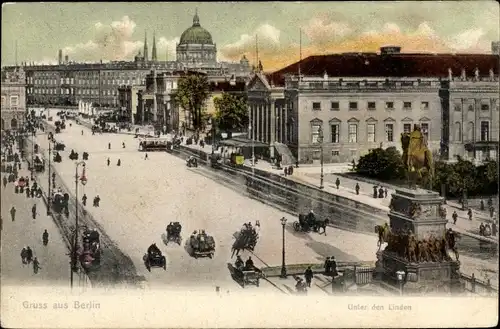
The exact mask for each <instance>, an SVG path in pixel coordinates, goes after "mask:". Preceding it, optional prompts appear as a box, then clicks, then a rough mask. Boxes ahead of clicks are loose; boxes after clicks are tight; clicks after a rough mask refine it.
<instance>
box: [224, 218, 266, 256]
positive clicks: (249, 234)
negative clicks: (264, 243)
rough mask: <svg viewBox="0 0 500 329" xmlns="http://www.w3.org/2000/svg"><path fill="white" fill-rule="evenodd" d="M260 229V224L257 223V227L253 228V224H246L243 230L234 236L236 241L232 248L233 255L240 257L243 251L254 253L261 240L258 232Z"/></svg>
mask: <svg viewBox="0 0 500 329" xmlns="http://www.w3.org/2000/svg"><path fill="white" fill-rule="evenodd" d="M259 229H260V223H259V221H257V222H256V223H255V227H252V224H251V223H248V224H247V223H245V224H244V225H243V228H242V229H241V230H240V231H239V232H236V233H235V234H234V238H235V241H234V243H233V246H232V248H231V250H232V255H231V258H232V257H233V256H234V254H236V255H238V254H239V253H240V251H242V250H249V251H253V250H254V249H255V246H256V245H257V240H258V239H259V233H258V230H259Z"/></svg>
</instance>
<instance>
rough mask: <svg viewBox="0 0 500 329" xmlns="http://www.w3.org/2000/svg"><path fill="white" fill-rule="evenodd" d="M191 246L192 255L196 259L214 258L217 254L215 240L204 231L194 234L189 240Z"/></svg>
mask: <svg viewBox="0 0 500 329" xmlns="http://www.w3.org/2000/svg"><path fill="white" fill-rule="evenodd" d="M189 246H190V248H191V255H192V256H193V257H194V258H198V257H210V258H212V257H213V256H214V254H215V240H214V238H213V237H212V236H210V235H208V234H206V233H205V231H204V230H201V231H200V233H198V234H197V232H196V231H194V232H193V234H192V235H191V237H190V238H189Z"/></svg>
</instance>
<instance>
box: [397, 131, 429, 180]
mask: <svg viewBox="0 0 500 329" xmlns="http://www.w3.org/2000/svg"><path fill="white" fill-rule="evenodd" d="M401 146H402V148H403V159H402V160H403V164H404V166H405V169H406V172H407V176H406V177H407V181H408V185H409V186H410V187H411V186H412V185H413V184H411V185H410V181H411V180H410V176H412V175H414V174H415V173H416V175H417V179H421V180H423V186H425V185H426V183H428V184H429V188H430V189H432V179H433V177H434V165H433V160H432V153H431V151H430V150H429V149H428V147H427V142H426V140H425V136H424V135H423V134H422V132H421V131H420V128H419V127H418V126H415V129H414V130H413V132H411V133H410V134H408V133H403V134H401Z"/></svg>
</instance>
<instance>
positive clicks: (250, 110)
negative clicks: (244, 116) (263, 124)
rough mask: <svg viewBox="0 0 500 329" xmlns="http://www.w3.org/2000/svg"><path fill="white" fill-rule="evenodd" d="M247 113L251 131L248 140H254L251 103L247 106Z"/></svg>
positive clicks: (249, 130)
mask: <svg viewBox="0 0 500 329" xmlns="http://www.w3.org/2000/svg"><path fill="white" fill-rule="evenodd" d="M247 113H248V122H249V125H248V126H249V127H250V129H247V138H248V139H252V129H253V127H252V106H251V105H250V101H249V102H248V104H247Z"/></svg>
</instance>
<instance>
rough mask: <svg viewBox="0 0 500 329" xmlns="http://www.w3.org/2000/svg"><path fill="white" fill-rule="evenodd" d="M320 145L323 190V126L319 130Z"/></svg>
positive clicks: (320, 184)
mask: <svg viewBox="0 0 500 329" xmlns="http://www.w3.org/2000/svg"><path fill="white" fill-rule="evenodd" d="M318 143H319V146H320V150H321V155H320V162H321V176H320V183H319V188H320V189H323V188H324V186H323V179H324V175H323V129H322V128H321V126H319V129H318Z"/></svg>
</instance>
